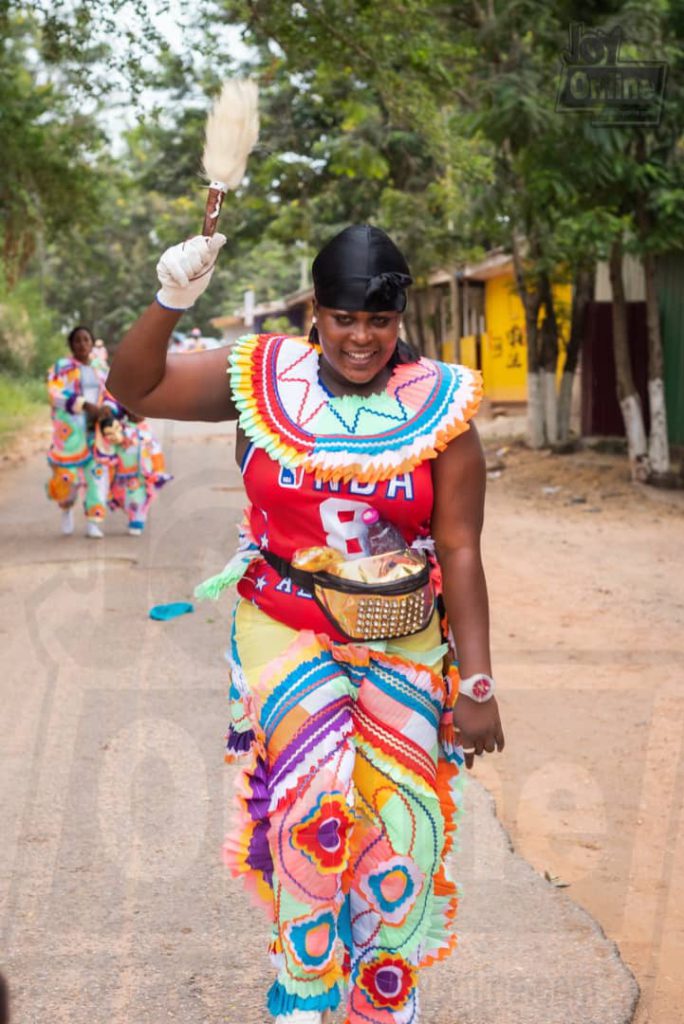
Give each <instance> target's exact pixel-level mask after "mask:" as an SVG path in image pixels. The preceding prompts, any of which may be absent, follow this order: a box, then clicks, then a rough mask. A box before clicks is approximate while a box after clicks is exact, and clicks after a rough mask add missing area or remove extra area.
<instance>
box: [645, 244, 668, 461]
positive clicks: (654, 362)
mask: <svg viewBox="0 0 684 1024" xmlns="http://www.w3.org/2000/svg"><path fill="white" fill-rule="evenodd" d="M643 265H644V277H645V279H646V328H647V331H648V404H649V409H650V412H651V433H650V437H649V439H648V456H649V460H650V463H651V471H652V472H653V473H657V474H658V475H661V474H665V473H669V471H670V446H669V443H668V438H667V409H666V406H665V384H664V382H663V377H664V372H665V371H664V366H663V341H662V335H661V333H660V313H659V310H658V292H657V290H656V280H655V259H654V258H653V254H652V253H646V254H645V255H644V258H643Z"/></svg>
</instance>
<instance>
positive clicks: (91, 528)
mask: <svg viewBox="0 0 684 1024" xmlns="http://www.w3.org/2000/svg"><path fill="white" fill-rule="evenodd" d="M86 537H90V539H91V540H102V538H103V537H104V533H103V532H102V530H101V529H100V527H99V526H98V525H97V523H95V522H92V521H91V522H89V523H88V525H87V526H86Z"/></svg>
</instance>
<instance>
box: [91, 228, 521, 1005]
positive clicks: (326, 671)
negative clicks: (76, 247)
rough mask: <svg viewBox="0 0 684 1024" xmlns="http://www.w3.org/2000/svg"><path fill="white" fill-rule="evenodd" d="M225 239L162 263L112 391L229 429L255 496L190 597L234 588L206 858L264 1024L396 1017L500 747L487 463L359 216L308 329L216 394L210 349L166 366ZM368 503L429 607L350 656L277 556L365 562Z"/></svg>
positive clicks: (238, 356)
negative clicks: (226, 803) (219, 877)
mask: <svg viewBox="0 0 684 1024" xmlns="http://www.w3.org/2000/svg"><path fill="white" fill-rule="evenodd" d="M224 241H225V239H224V238H223V236H220V235H215V236H214V238H213V239H205V238H195V239H191V240H190V241H188V242H186V243H184V244H183V245H182V246H175V247H173V249H171V250H167V252H166V253H165V254H164V256H163V257H162V260H161V261H160V264H159V266H158V272H159V276H160V280H161V282H162V288H161V290H160V291H159V293H158V295H157V303H156V304H153V305H152V306H151V307H150V308H149V309H148V310H147V311H146V312H145V313H144V314H143V316H142V317H141V318H140V320H139V321H138V322H137V323H136V324H135V325H134V326H133V328H131V330H130V332H129V333H128V335H127V336H126V338H125V339H124V340H123V342H122V344H121V346H120V347H119V350H118V352H117V356H116V358H115V361H114V364H113V368H112V373H111V375H110V380H109V386H110V387H111V390H112V391H113V392H114V393H115V394H116V395H117V396H118V397H119V398H120V399H121V400H122V401H124V402H125V403H126V405H128V406H130V407H132V408H134V409H136V410H138V411H140V412H141V413H143V414H145V415H152V416H175V417H178V418H182V419H205V420H221V419H234V418H238V417H239V426H238V438H237V452H236V455H237V459H238V462H239V464H240V465H241V468H242V472H243V477H244V483H245V489H246V491H247V496H248V498H249V500H250V502H251V505H250V507H249V509H248V512H247V517H246V522H245V524H244V525H243V530H242V540H241V544H240V549H239V551H238V554H237V555H236V557H235V558H234V559H233V560H232V562H231V563H229V565H228V566H226V569H225V570H224V572H223V573H222V574H221V575H220V576H219V577H216V578H214V580H211V581H207V584H206V585H205V587H204V592H205V593H210V592H213V593H214V594H216V593H218V592H219V591H220V589H221V588H222V587H223V586H225V585H227V584H228V583H231V582H235V581H237V580H239V582H238V593H239V595H240V598H239V600H238V604H237V607H236V611H235V614H234V620H233V630H232V643H231V659H232V685H231V705H232V721H231V725H230V730H229V735H228V758H229V759H230V760H232V759H235V758H240V757H243V758H245V759H246V768H245V770H244V771H243V774H242V780H241V784H240V790H239V799H238V806H239V819H240V820H239V823H238V825H239V827H238V828H236V830H235V831H234V832H233V833H232V834H231V835H230V836H229V837H228V839H227V840H226V845H225V857H226V860H227V862H228V864H229V866H230V867H231V868H232V870H233V872H234V873H235V874H240V875H243V876H244V878H245V881H246V882H247V883H248V884H249V885H250V887H251V888H252V890H253V891H254V893H255V894H256V896H257V897H258V898H259V899H260V900H262V901H263V902H264V903H265V904H266V906H267V909H268V911H269V913H270V915H271V919H272V921H273V938H272V944H271V953H272V959H273V961H274V963H275V965H276V968H277V971H278V975H277V978H276V980H275V982H274V983H273V985H272V986H271V989H270V991H269V994H268V1006H269V1009H270V1011H271V1013H272V1014H273V1015H274V1016H275V1017H276V1021H277V1022H278V1024H319V1022H321V1021H324V1020H326V1019H327V1017H328V1014H329V1011H331V1010H334V1009H335V1007H336V1006H337V1005H338V1003H339V1002H340V999H341V991H340V983H341V981H343V980H346V981H347V982H348V985H349V988H348V997H347V1017H346V1021H347V1024H361V1022H364V1024H365V1022H371V1024H414V1022H415V1021H417V1020H418V997H417V976H418V972H419V969H420V968H421V967H423V966H426V965H428V964H430V963H431V962H433V961H435V960H437V959H441V958H442V957H444V956H446V955H447V954H448V952H449V951H450V950H451V949H452V948H453V945H454V941H455V940H454V936H453V918H454V916H455V913H456V902H457V900H456V888H455V885H454V883H453V881H452V880H451V879H450V877H449V872H448V865H447V856H448V853H449V850H450V847H451V844H452V839H453V832H454V829H455V821H454V817H455V813H456V787H457V782H458V776H459V771H461V770H462V767H463V763H464V753H463V748H464V747H465V749H466V753H465V763H466V765H467V766H470V765H471V764H472V758H473V756H474V755H476V754H482V753H483V752H484V751H488V752H492V751H494V750H495V749H499V750H500V749H502V748H503V742H504V740H503V732H502V729H501V723H500V719H499V713H498V709H497V705H496V700H495V699H494V698H493V696H492V694H493V681H492V679H491V675H490V671H491V669H490V658H489V645H488V611H487V594H486V585H485V580H484V573H483V570H482V563H481V559H480V550H479V536H480V530H481V523H482V513H483V499H484V481H485V472H484V460H483V456H482V450H481V447H480V444H479V440H478V437H477V434H476V432H475V431H474V429H472V428H471V429H469V420H470V418H471V417H472V416H473V414H474V413H475V411H476V409H477V406H478V404H479V401H480V395H481V387H480V381H479V377H478V374H477V373H475V372H474V371H472V370H469V369H467V368H465V367H460V366H448V365H445V364H441V363H437V362H434V361H432V360H428V359H424V358H421V359H418V358H416V357H414V356H413V354H412V353H411V352H410V350H408V347H407V346H406V345H405V344H404V343H403V342H401V341H400V340H399V325H400V317H401V313H402V311H403V309H404V307H405V304H406V293H405V289H406V287H407V286H408V285H409V284H410V283H411V278H410V275H409V270H408V267H407V265H406V263H405V260H404V258H403V256H402V255H401V253H400V252H399V250H398V249H397V248H396V246H395V245H394V244H393V243H392V242H391V240H390V239H389V238H388V237H387V236H386V235H385V234H384V233H383V232H382V231H380V230H379V229H378V228H373V227H368V226H367V225H361V226H354V227H352V228H348V229H346V230H345V231H343V232H342V233H341V234H340V235H338V236H336V237H335V238H334V239H332V241H331V242H329V243H328V244H327V245H326V246H325V247H324V249H323V250H322V251H321V252H320V253H319V255H318V257H317V258H316V260H315V262H314V266H313V278H314V288H315V295H316V304H315V312H316V320H317V323H316V325H315V327H314V329H313V330H312V333H311V335H310V336H309V338H292V337H283V336H277V335H257V336H249V337H246V338H242V339H241V340H239V341H238V342H237V343H236V344H235V346H234V348H233V350H232V352H231V355H230V357H229V368H228V374H229V382H230V386H229V387H227V386H226V385H225V384H224V383H223V373H224V365H223V359H222V354H221V353H220V351H212V352H206V353H201V354H198V355H194V356H191V357H188V356H185V357H183V359H182V360H181V359H178V360H173V359H170V360H168V361H167V360H166V341H167V339H168V336H169V334H170V332H171V330H172V329H173V327H174V325H175V323H176V319H177V317H178V315H179V314H180V311H182V310H183V309H186V308H189V307H190V305H191V304H192V302H193V301H194V299H195V298H196V297H197V295H198V294H200V293H201V292H202V291H203V290H204V288H205V287H206V283H207V280H208V278H209V277H210V274H211V269H212V267H213V263H214V261H215V259H216V255H217V253H218V249H219V248H220V246H221V245H222V244H223V242H224ZM134 366H135V367H136V371H137V376H136V375H134V374H133V373H132V372H131V370H132V368H133V367H134ZM134 383H135V389H134V388H133V385H134ZM369 507H371V508H372V509H374V510H375V511H374V513H373V515H375V514H376V513H377V512H379V513H380V516H381V517H382V519H383V520H385V521H388V522H389V523H392V524H393V525H394V526H395V527H396V528H398V530H399V531H400V532H401V534H402V535H403V538H404V540H405V542H406V545H407V546H408V545H411V547H412V549H413V550H415V549H419V550H420V549H423V550H427V551H428V552H430V550H431V549H432V552H433V553H432V554H431V555H430V558H431V564H432V581H433V584H434V587H435V591H436V592H438V593H439V597H438V599H437V601H436V603H435V604H434V607H433V606H431V607H430V609H429V612H430V613H431V615H429V621H427V624H426V625H422V626H421V628H420V630H419V631H417V632H412V631H411V630H409V629H407V630H406V634H407V635H404V636H399V637H396V636H394V637H392V638H390V639H387V638H385V639H380V640H377V641H371V640H365V639H355V640H351V641H350V639H349V634H348V633H347V632H344V631H342V630H340V629H339V628H337V626H336V625H335V624H334V622H333V621H332V620H331V619H330V618H329V617H328V615H327V614H326V612H325V611H324V610H323V606H322V605H321V604H319V603H318V601H317V600H314V598H313V596H312V590H311V589H309V588H308V587H307V586H305V585H302V584H303V582H304V583H305V582H306V581H307V580H308V579H309V578H310V577H309V576H307V574H306V573H304V574H302V573H300V572H299V571H298V570H296V569H293V568H292V565H291V562H292V560H293V559H294V560H296V559H297V552H298V550H299V551H300V550H301V549H305V548H314V547H326V548H332V549H336V550H337V551H338V552H339V553H340V554H341V555H342V556H343V557H344V559H349V560H350V564H352V563H353V559H354V557H355V556H357V555H359V556H363V555H364V554H366V553H367V551H366V547H367V535H366V534H365V533H364V528H363V524H362V518H361V517H362V514H363V513H364V512H366V513H367V512H368V509H369ZM447 620H448V622H449V623H450V624H451V629H452V633H453V635H452V634H451V633H450V632H449V629H448V626H447ZM369 621H371V620H369ZM374 621H375V620H372V621H371V625H369V627H368V632H369V634H370V635H373V630H374V629H375V635H380V634H381V633H382V631H383V626H382V624H381V625H380V627H379V628H378V627H377V626H374V625H373V624H372V622H374ZM409 634H410V635H409ZM452 641H455V646H456V648H457V650H458V658H459V667H460V672H461V676H462V677H463V680H462V681H461V684H460V686H461V690H460V694H459V671H458V669H457V668H456V667H455V665H454V664H450V661H451V658H450V657H449V655H450V654H451V655H453V649H452V646H451V645H452ZM445 668H446V671H445ZM457 695H458V701H456V697H457ZM338 939H339V940H341V942H342V944H343V947H344V951H345V952H344V957H343V960H342V962H341V963H339V962H338V960H337V957H336V949H335V947H336V940H338Z"/></svg>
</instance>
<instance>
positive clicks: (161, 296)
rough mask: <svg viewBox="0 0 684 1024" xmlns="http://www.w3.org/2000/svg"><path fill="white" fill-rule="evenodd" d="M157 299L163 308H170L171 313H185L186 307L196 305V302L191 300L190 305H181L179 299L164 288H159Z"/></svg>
mask: <svg viewBox="0 0 684 1024" xmlns="http://www.w3.org/2000/svg"><path fill="white" fill-rule="evenodd" d="M155 299H156V300H157V302H158V303H159V305H160V306H161V308H162V309H168V311H169V313H184V312H185V311H186V309H190V308H191V307H192V306H193V305H194V303H193V302H191V303H190V305H189V306H179V305H178V299H174V297H173V296H171V295H169V294H168V293H166V292H165V291H164V289H163V288H160V289H159V291H158V292H157V294H156V295H155ZM174 303H175V304H174Z"/></svg>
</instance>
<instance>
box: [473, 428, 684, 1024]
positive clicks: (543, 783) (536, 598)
mask: <svg viewBox="0 0 684 1024" xmlns="http://www.w3.org/2000/svg"><path fill="white" fill-rule="evenodd" d="M483 433H485V434H486V429H485V430H484V431H483ZM494 444H495V445H501V444H502V442H501V441H497V442H494ZM487 447H488V452H489V456H490V463H493V462H495V461H496V456H495V453H494V446H493V444H492V442H490V443H489V444H488V445H487ZM503 447H506V446H505V444H504V445H503ZM500 461H501V463H502V466H503V468H502V469H501V470H500V471H499V472H496V471H495V473H494V474H491V475H490V476H493V477H494V478H493V479H490V482H489V488H488V505H487V509H488V511H487V523H486V531H485V545H484V546H485V560H486V566H487V574H488V580H489V586H490V595H491V605H492V625H493V648H494V658H495V671H496V675H497V678H498V679H499V682H500V691H501V694H502V696H501V703H502V705H503V708H504V712H505V725H506V731H507V739H508V746H507V750H506V752H505V755H504V756H503V757H497V758H495V757H489V758H487V759H484V760H483V761H481V762H480V763H479V764H478V765H477V767H476V770H475V774H476V777H477V778H479V779H480V781H482V782H483V783H484V784H485V785H486V786H487V787H488V788H489V789H490V791H491V792H492V793H493V794H494V795H495V797H496V802H497V811H498V813H499V816H500V818H501V820H502V822H503V823H504V825H505V826H506V828H507V829H508V830H509V832H510V834H511V837H512V839H513V842H514V844H515V846H516V848H517V849H518V851H519V852H520V853H521V854H522V855H523V856H524V857H526V858H527V859H528V860H529V861H530V862H531V863H532V865H533V866H534V867H535V868H536V869H537V870H538V871H539V872H540V873H542V874H543V873H548V875H549V876H550V877H551V878H553V879H555V880H556V882H557V884H567V885H568V887H569V888H568V891H569V893H570V894H571V895H572V897H573V898H574V899H575V900H577V901H578V902H579V903H580V904H581V905H582V906H584V907H585V908H586V909H587V910H588V911H589V912H590V913H591V914H592V915H593V916H594V917H595V918H596V919H597V920H598V921H599V923H600V924H601V925H602V927H603V928H604V930H605V931H606V933H607V934H608V935H609V936H610V937H611V938H613V939H615V940H616V941H617V942H618V945H619V947H620V950H621V952H622V955H623V957H624V959H625V961H626V962H627V964H628V965H629V966H630V968H631V969H632V971H633V972H634V974H635V976H636V978H637V980H638V982H639V984H640V986H641V989H642V998H641V1002H640V1006H639V1010H638V1012H637V1016H636V1018H635V1020H636V1021H637V1024H674V1022H675V1021H677V1020H680V1019H681V1006H682V1003H683V1002H684V978H682V975H681V964H682V962H683V959H684V818H683V817H682V805H683V797H684V746H683V735H684V733H683V725H684V671H683V668H682V666H684V628H683V627H684V582H683V581H682V576H681V572H680V567H681V565H682V556H683V555H684V494H682V493H681V492H679V493H671V492H660V491H654V490H652V489H649V488H638V487H634V486H633V485H632V484H630V482H629V478H628V474H627V469H626V462H625V459H624V458H622V457H619V456H612V455H605V454H600V453H597V452H586V451H585V452H580V453H576V454H573V455H569V456H554V455H544V454H541V455H540V454H533V453H531V452H529V451H527V450H525V449H524V448H522V447H519V446H515V445H512V446H511V447H509V448H508V450H507V451H505V452H504V453H503V457H502V459H501V460H500Z"/></svg>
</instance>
